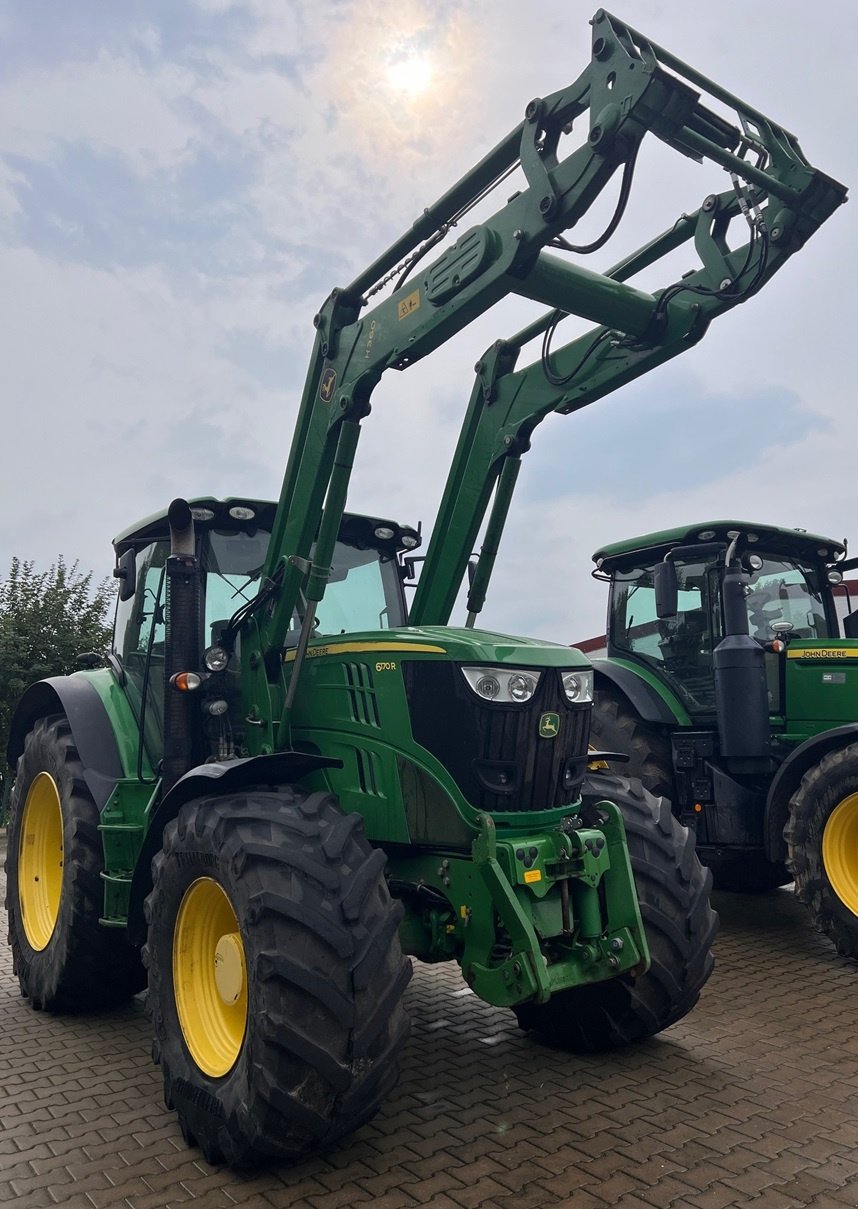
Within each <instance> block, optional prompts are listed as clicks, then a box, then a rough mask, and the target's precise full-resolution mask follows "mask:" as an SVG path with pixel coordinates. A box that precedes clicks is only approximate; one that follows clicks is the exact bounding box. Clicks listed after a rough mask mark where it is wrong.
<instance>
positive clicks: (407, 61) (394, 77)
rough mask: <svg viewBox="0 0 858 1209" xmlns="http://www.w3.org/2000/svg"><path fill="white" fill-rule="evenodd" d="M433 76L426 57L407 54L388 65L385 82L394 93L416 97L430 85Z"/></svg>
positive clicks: (429, 61)
mask: <svg viewBox="0 0 858 1209" xmlns="http://www.w3.org/2000/svg"><path fill="white" fill-rule="evenodd" d="M433 74H434V71H433V67H432V60H431V59H430V58H429V56H428V55H422V54H407V55H402V56H400V57H398V58H397V59H396V60H395V62H393V63H391V64H390V66H389V67H388V69H387V81H388V83H389V85H390V87H391V88H392V89H394V90H395V91H396V92H399V93H406V94H407V95H409V96H417V95H418V94H419V93H422V92H425V91H426V89H427V88H428V87H429V85H430V84H431V83H432V77H433Z"/></svg>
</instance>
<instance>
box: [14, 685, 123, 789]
mask: <svg viewBox="0 0 858 1209" xmlns="http://www.w3.org/2000/svg"><path fill="white" fill-rule="evenodd" d="M59 713H63V714H65V716H66V717H67V718H68V721H69V726H70V727H71V732H72V736H73V738H74V742H75V747H76V748H77V750H78V754H79V756H80V760H81V763H82V764H83V768H84V774H83V775H84V780H85V781H86V784H87V788H88V789H89V792H90V793H91V794H92V796H93V798H94V799H95V804H96V805H97V806H98V809H99V810H103V809H104V806H105V803H106V802H107V799H108V798H109V797H110V795H111V793H112V791H113V787H114V785H115V784H116V782H117V781H118V780H119V779H120V778H121V777H123V776H124V775H125V773H124V771H123V768H122V763H121V761H120V758H119V749H118V747H117V745H116V736H115V735H114V733H113V727H112V726H111V723H110V717H109V715H108V713H107V710H106V709H105V708H104V703H103V701H102V699H101V697H100V696H99V695H98V693H97V692H96V690H95V689H94V688H93V686H92V685H91V684H90V682H89V680H87V679H86V677H85V676H80V675H72V676H51V677H50V678H49V679H47V680H39V681H37V682H36V683H35V684H31V685H30V687H29V688H28V689H27V690H26V692H25V693H24V695H23V697H22V698H21V700H20V701H19V702H18V705H17V707H16V709H15V713H14V715H13V717H12V723H11V726H10V728H9V743H8V746H7V748H6V754H7V758H8V760H9V764H10V765H11V766H12V767H13V768H14V767H15V765H16V764H17V762H18V757H19V756H20V755H21V752H22V751H23V750H24V740H25V739H26V737H27V734H28V733H29V731H30V730H32V728H33V724H34V723H35V722H37V721H38V719H39V718H44V717H47V716H48V715H49V714H59Z"/></svg>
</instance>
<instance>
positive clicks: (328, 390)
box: [319, 365, 337, 403]
mask: <svg viewBox="0 0 858 1209" xmlns="http://www.w3.org/2000/svg"><path fill="white" fill-rule="evenodd" d="M336 389H337V371H336V370H335V369H334V367H333V366H332V365H329V366H328V368H327V369H326V370H325V372H324V373H323V374H322V380H321V382H320V383H319V398H320V399H321V400H322V402H323V403H330V401H331V399H332V398H333V396H334V391H335V390H336Z"/></svg>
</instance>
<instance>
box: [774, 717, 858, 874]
mask: <svg viewBox="0 0 858 1209" xmlns="http://www.w3.org/2000/svg"><path fill="white" fill-rule="evenodd" d="M855 741H858V722H850V723H848V724H847V725H846V726H835V727H833V728H832V729H831V730H824V731H822V732H821V733H820V734H818V735H812V736H811V738H809V739H805V741H804V743H800V744H799V746H798V747H796V748H795V750H794V751H791V752H790V754H789V755H788V756H787V758H786V759H785V760H784V762H783V764H781V766H780V768H779V769H778V770H777V772H776V773H775V775H774V777H773V778H772V783H771V785H770V786H769V792H768V796H767V798H766V820H765V843H766V856H767V857H768V858H769V860H771V861H784V860H786V852H787V849H786V843H785V842H784V837H783V830H784V826H785V825H786V821H787V815H788V814H789V803H790V798H791V797H792V795H793V794H794V793H795V791H796V790H797V789H798V787H799V783H800V782H801V778H802V777H803V776H804V774H805V773H806V772H807V771H808V769H810V768H812V767H813V765H814V764H818V763H819V761H820V760H821V759H822V757H823V756H824V755H825V754H826V752H829V751H831V750H832V749H833V748H836V747H845V746H846V745H847V744H848V743H853V742H855Z"/></svg>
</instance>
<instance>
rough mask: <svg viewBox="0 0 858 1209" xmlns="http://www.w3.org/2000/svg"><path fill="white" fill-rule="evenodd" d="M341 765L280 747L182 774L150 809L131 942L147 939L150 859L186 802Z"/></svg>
mask: <svg viewBox="0 0 858 1209" xmlns="http://www.w3.org/2000/svg"><path fill="white" fill-rule="evenodd" d="M342 766H343V762H342V760H334V759H331V758H329V757H328V756H316V755H313V754H312V753H311V752H303V751H281V752H276V753H275V754H274V755H270V756H249V757H247V758H245V759H240V760H229V761H228V762H224V763H222V764H221V763H216V762H212V763H209V764H199V765H198V766H197V767H196V768H192V769H190V771H189V772H186V773H185V775H184V776H183V777H180V778H179V780H178V781H177V782H176V783H175V785H173V787H172V788H171V789H170V790H169V792H168V793H166V794H165V795H164V797H163V798H162V799H161V801H160V802H159V803H158V805H157V806H156V807H155V809H154V811H153V812H152V816H151V818H150V820H149V826H148V829H147V831H146V836H145V838H144V840H143V845H142V847H141V849H140V855H139V856H138V858H137V864H136V865H135V867H134V875H133V877H132V879H131V899H130V902H129V906H128V934H129V937H130V939H131V941H132V943H134V944H138V945H142V944H143V942H144V941H145V939H146V923H145V920H144V918H143V904H144V903H145V901H146V897H147V895H148V894H149V891H150V890H151V889H152V858H153V857H154V856H155V855H156V854H157V853H158V852H159V851H160V849H161V844H162V843H163V837H164V828H165V827H166V826H167V824H168V823H170V822H172V820H173V819H174V818H175V817H176V816H177V815H178V813H179V810H180V808H181V807H182V806H183V805H184V804H185V802H189V801H190V800H191V799H192V798H200V797H206V796H208V795H210V794H221V793H222V794H227V793H234V792H235V790H237V789H248V788H250V786H253V785H256V786H259V785H264V786H265V787H266V788H271V787H273V786H277V785H294V784H295V783H296V782H297V781H300V780H301V778H302V777H305V776H307V775H308V774H309V773H311V772H316V771H317V769H320V768H342Z"/></svg>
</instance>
